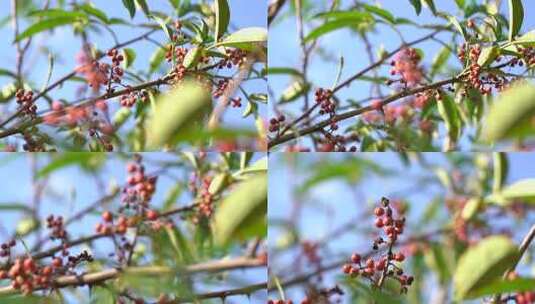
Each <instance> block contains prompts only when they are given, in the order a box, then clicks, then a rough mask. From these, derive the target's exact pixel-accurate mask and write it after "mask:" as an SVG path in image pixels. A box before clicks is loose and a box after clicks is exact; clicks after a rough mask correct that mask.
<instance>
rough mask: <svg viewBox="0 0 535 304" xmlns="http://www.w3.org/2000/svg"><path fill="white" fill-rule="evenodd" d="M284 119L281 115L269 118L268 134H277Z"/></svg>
mask: <svg viewBox="0 0 535 304" xmlns="http://www.w3.org/2000/svg"><path fill="white" fill-rule="evenodd" d="M285 120H286V117H285V116H284V115H283V114H280V115H279V116H278V117H277V118H271V119H270V120H269V132H278V131H280V129H281V128H282V127H284V121H285Z"/></svg>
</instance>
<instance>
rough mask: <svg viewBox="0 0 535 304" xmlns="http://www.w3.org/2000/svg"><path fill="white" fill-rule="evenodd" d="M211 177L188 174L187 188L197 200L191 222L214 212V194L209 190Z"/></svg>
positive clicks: (207, 216)
mask: <svg viewBox="0 0 535 304" xmlns="http://www.w3.org/2000/svg"><path fill="white" fill-rule="evenodd" d="M211 183H212V177H210V176H208V175H205V176H199V175H198V174H196V173H193V174H192V175H191V176H190V180H189V188H190V190H191V191H192V192H193V193H194V195H195V196H196V197H197V199H198V201H199V206H198V213H197V214H196V215H195V216H194V217H193V222H195V223H198V222H199V221H201V220H202V219H206V218H209V217H211V216H212V214H213V212H214V194H213V193H211V192H210V184H211Z"/></svg>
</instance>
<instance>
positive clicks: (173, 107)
mask: <svg viewBox="0 0 535 304" xmlns="http://www.w3.org/2000/svg"><path fill="white" fill-rule="evenodd" d="M211 101H212V100H211V98H210V94H209V92H207V91H206V89H205V88H203V87H202V86H201V85H200V84H198V83H196V82H193V81H191V80H190V81H185V82H184V83H183V84H181V85H180V86H179V87H177V88H176V89H174V90H173V91H171V92H169V93H166V94H164V95H162V96H160V97H159V98H158V101H157V102H156V109H155V110H154V113H153V116H152V117H151V121H150V123H149V128H148V134H147V135H148V140H149V146H150V147H152V148H158V147H161V146H162V145H165V144H168V143H170V142H171V141H172V140H173V139H175V137H176V136H177V135H180V134H181V133H188V131H191V129H192V128H200V127H202V119H203V116H204V115H205V114H207V113H206V112H207V110H209V109H210V105H211Z"/></svg>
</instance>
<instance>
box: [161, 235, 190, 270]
mask: <svg viewBox="0 0 535 304" xmlns="http://www.w3.org/2000/svg"><path fill="white" fill-rule="evenodd" d="M165 232H166V234H167V237H168V238H169V241H170V243H171V245H172V246H173V249H174V250H175V253H176V258H177V259H178V261H180V262H181V263H192V262H193V261H194V258H193V254H192V252H191V248H190V247H189V243H188V241H187V239H186V238H185V237H184V235H183V234H182V231H180V229H179V228H178V227H165Z"/></svg>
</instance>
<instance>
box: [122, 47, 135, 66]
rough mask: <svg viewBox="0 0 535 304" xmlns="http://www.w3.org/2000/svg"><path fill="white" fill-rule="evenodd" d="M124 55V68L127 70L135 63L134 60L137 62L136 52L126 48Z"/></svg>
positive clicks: (123, 51)
mask: <svg viewBox="0 0 535 304" xmlns="http://www.w3.org/2000/svg"><path fill="white" fill-rule="evenodd" d="M122 53H123V57H124V61H123V66H124V68H125V69H127V68H129V67H130V66H131V65H132V64H133V63H134V60H136V51H134V49H131V48H124V49H123V50H122Z"/></svg>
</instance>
